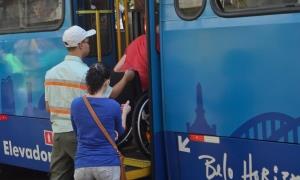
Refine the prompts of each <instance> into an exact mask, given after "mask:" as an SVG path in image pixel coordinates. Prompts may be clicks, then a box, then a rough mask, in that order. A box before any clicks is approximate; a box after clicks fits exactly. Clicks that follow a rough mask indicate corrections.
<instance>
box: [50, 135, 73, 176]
mask: <svg viewBox="0 0 300 180" xmlns="http://www.w3.org/2000/svg"><path fill="white" fill-rule="evenodd" d="M53 140H54V142H53V148H52V155H51V163H50V180H71V179H74V158H75V152H76V145H77V143H76V137H75V133H74V132H67V133H54V137H53Z"/></svg>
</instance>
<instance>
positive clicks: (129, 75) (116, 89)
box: [110, 70, 135, 98]
mask: <svg viewBox="0 0 300 180" xmlns="http://www.w3.org/2000/svg"><path fill="white" fill-rule="evenodd" d="M134 76H135V73H134V71H132V70H127V71H126V72H125V74H124V76H123V77H122V79H121V80H120V81H119V82H118V83H117V84H115V85H114V86H113V88H112V92H111V94H110V97H111V98H116V97H118V96H119V95H120V93H121V92H122V91H123V89H124V87H125V86H126V84H127V83H128V82H129V81H131V80H132V79H133V78H134Z"/></svg>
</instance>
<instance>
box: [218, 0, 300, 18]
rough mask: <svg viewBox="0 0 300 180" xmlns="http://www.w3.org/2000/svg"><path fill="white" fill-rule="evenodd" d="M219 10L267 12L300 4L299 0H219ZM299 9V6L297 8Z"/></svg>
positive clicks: (226, 11)
mask: <svg viewBox="0 0 300 180" xmlns="http://www.w3.org/2000/svg"><path fill="white" fill-rule="evenodd" d="M216 4H217V5H218V8H219V10H221V11H222V12H223V13H232V12H239V13H240V14H243V15H245V14H247V13H249V11H250V12H251V11H252V12H253V11H255V14H261V13H260V11H261V12H262V13H263V12H264V13H266V12H267V10H268V11H270V10H274V11H276V10H278V9H281V10H289V11H290V10H291V9H292V8H294V9H295V8H297V6H299V5H300V1H299V0H217V1H216ZM297 9H299V8H297Z"/></svg>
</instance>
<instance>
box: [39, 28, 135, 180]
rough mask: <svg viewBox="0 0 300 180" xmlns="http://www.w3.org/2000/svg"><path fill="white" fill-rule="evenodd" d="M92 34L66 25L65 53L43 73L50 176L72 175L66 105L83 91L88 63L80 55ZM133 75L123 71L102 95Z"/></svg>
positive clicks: (53, 179) (115, 91) (61, 179)
mask: <svg viewBox="0 0 300 180" xmlns="http://www.w3.org/2000/svg"><path fill="white" fill-rule="evenodd" d="M95 34H96V31H95V30H94V29H91V30H89V31H85V30H84V29H82V28H81V27H79V26H72V27H70V28H68V29H67V30H66V31H65V32H64V34H63V37H62V40H63V43H64V45H65V47H66V48H67V50H68V55H66V57H65V59H64V61H63V62H61V63H59V64H58V65H56V66H54V67H53V68H51V69H50V70H49V71H47V73H46V76H45V101H46V106H47V107H46V108H47V110H48V111H49V112H50V120H51V124H52V130H53V133H54V137H53V148H52V155H51V164H50V174H51V175H50V180H67V179H73V174H74V156H75V151H76V137H75V134H74V132H73V127H72V123H71V117H70V105H71V102H72V100H73V99H74V98H76V97H79V96H82V95H83V94H85V93H86V89H87V88H86V84H85V76H86V72H87V71H88V69H89V67H88V66H87V65H86V64H85V63H83V61H82V58H84V57H86V56H87V55H88V54H89V52H90V46H89V37H91V36H93V35H95ZM133 77H134V72H133V71H127V72H125V74H124V76H123V78H122V79H121V80H120V81H119V82H118V83H117V84H116V85H115V86H114V87H113V88H111V87H109V88H107V90H106V92H105V94H104V96H106V97H108V96H110V97H113V98H114V97H117V96H118V95H119V94H120V92H121V91H122V90H123V88H124V87H125V85H126V84H127V82H128V81H130V80H132V78H133Z"/></svg>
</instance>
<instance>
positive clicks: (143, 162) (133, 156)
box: [123, 147, 151, 179]
mask: <svg viewBox="0 0 300 180" xmlns="http://www.w3.org/2000/svg"><path fill="white" fill-rule="evenodd" d="M123 155H124V156H125V159H124V164H125V167H126V177H127V179H139V178H145V177H149V176H150V175H151V161H150V160H149V159H147V158H146V157H145V156H144V155H143V154H142V153H141V152H139V151H138V150H137V149H136V148H132V147H126V148H124V150H123Z"/></svg>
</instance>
